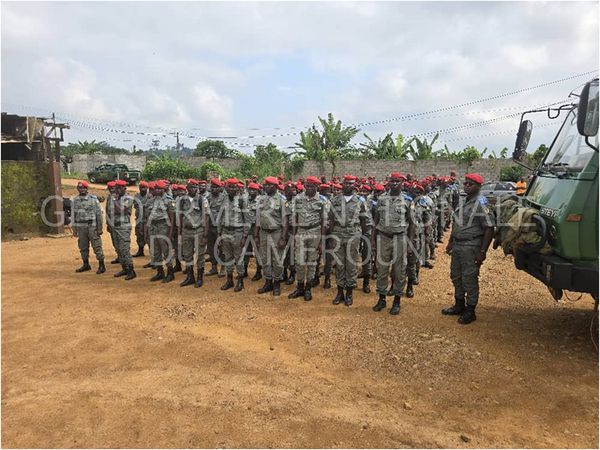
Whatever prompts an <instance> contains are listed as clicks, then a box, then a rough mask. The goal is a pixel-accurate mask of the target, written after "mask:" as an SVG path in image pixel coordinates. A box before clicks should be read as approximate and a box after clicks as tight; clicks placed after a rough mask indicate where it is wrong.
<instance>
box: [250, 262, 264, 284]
mask: <svg viewBox="0 0 600 450" xmlns="http://www.w3.org/2000/svg"><path fill="white" fill-rule="evenodd" d="M261 278H262V267H260V266H259V265H257V266H256V273H255V274H254V276H253V277H252V278H250V280H252V281H258V280H260V279H261Z"/></svg>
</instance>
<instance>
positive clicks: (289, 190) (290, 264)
mask: <svg viewBox="0 0 600 450" xmlns="http://www.w3.org/2000/svg"><path fill="white" fill-rule="evenodd" d="M283 195H284V196H285V198H286V200H287V202H288V205H291V204H292V202H293V200H294V198H295V197H296V195H298V189H297V187H296V183H293V182H291V181H290V182H288V183H286V184H285V187H284V189H283ZM293 253H294V252H293V250H292V248H291V247H290V248H288V249H287V251H286V255H285V261H284V262H283V281H285V284H286V285H288V286H290V285H292V284H294V282H295V281H296V267H295V264H294V254H293ZM288 271H289V275H288Z"/></svg>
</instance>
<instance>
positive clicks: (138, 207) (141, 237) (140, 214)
mask: <svg viewBox="0 0 600 450" xmlns="http://www.w3.org/2000/svg"><path fill="white" fill-rule="evenodd" d="M150 197H151V195H150V193H149V192H148V183H147V182H146V181H140V191H139V192H138V193H137V194H135V197H134V198H133V200H134V204H133V206H134V208H135V240H136V242H137V245H138V251H137V253H136V254H134V255H131V256H133V257H134V258H137V257H139V256H144V247H145V245H146V240H145V233H144V226H145V221H146V219H145V218H144V215H147V212H145V208H146V204H147V203H148V200H150Z"/></svg>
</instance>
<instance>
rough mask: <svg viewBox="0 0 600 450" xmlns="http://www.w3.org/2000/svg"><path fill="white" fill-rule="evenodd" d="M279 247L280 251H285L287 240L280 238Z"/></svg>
mask: <svg viewBox="0 0 600 450" xmlns="http://www.w3.org/2000/svg"><path fill="white" fill-rule="evenodd" d="M277 247H279V249H284V248H285V239H284V238H282V237H281V238H279V241H278V242H277Z"/></svg>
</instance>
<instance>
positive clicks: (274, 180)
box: [265, 177, 279, 186]
mask: <svg viewBox="0 0 600 450" xmlns="http://www.w3.org/2000/svg"><path fill="white" fill-rule="evenodd" d="M265 183H266V184H274V185H275V186H277V185H279V180H278V179H277V178H275V177H266V178H265Z"/></svg>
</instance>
